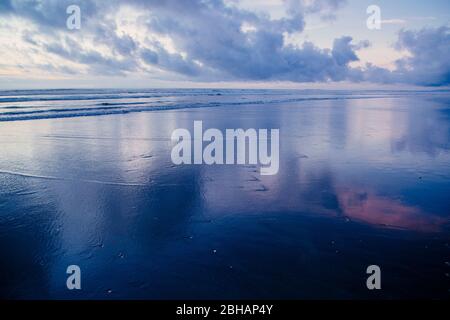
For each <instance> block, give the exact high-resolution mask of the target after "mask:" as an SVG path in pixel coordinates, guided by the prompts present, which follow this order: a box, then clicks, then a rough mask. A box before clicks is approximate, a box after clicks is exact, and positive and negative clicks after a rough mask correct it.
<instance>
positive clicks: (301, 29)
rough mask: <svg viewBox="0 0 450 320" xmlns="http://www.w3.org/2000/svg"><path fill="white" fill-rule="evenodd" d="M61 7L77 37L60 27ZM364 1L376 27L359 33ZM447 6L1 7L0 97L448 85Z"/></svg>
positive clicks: (261, 0) (250, 1)
mask: <svg viewBox="0 0 450 320" xmlns="http://www.w3.org/2000/svg"><path fill="white" fill-rule="evenodd" d="M70 5H76V6H78V7H79V8H80V28H79V29H77V28H75V29H69V28H68V27H67V20H68V19H71V17H72V18H73V16H72V15H71V13H72V12H70V13H69V14H68V13H67V12H66V10H67V8H68V7H69V6H70ZM371 5H376V6H378V7H379V9H380V18H381V24H380V28H379V29H373V28H369V27H368V26H367V23H366V22H367V20H368V18H370V16H371V13H368V12H367V8H368V7H369V6H371ZM449 9H450V1H448V0H428V1H426V0H408V1H407V0H396V1H387V0H379V1H375V0H368V1H366V0H165V1H164V0H157V1H156V0H128V1H121V0H109V1H103V0H0V89H21V88H77V87H82V88H100V87H101V88H116V87H118V88H134V87H136V88H143V87H145V88H151V87H180V88H181V87H221V88H228V87H229V88H234V87H237V88H333V89H334V88H346V89H348V88H419V87H420V88H432V89H435V88H448V86H449V84H450V60H449V58H448V56H449V52H450V50H449V49H450V23H449V22H450V10H449ZM70 21H72V22H73V21H74V20H70Z"/></svg>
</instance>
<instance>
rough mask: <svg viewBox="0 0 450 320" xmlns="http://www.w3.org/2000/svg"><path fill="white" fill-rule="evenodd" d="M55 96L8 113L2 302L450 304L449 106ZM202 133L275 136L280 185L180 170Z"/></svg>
mask: <svg viewBox="0 0 450 320" xmlns="http://www.w3.org/2000/svg"><path fill="white" fill-rule="evenodd" d="M44 93H45V94H46V96H47V97H50V98H51V99H49V98H47V99H45V98H44V99H43V98H42V95H44ZM44 93H43V92H10V93H3V94H2V97H0V98H2V99H3V100H1V99H0V252H1V255H2V257H1V260H0V297H1V298H10V299H46V298H50V299H91V298H93V299H104V298H106V299H129V298H139V299H140V298H150V299H196V298H201V299H214V298H231V299H238V298H251V299H259V298H271V299H278V298H288V299H296V298H302V299H316V298H327V299H329V298H330V299H366V298H369V299H372V298H373V299H379V298H388V299H404V298H440V299H442V298H449V297H450V291H449V290H450V278H449V273H450V264H449V261H450V248H449V245H450V232H449V231H450V225H449V221H450V95H449V94H448V92H435V93H402V92H363V93H348V92H347V93H339V92H294V93H292V92H288V91H287V92H278V91H229V90H226V91H221V90H193V91H192V90H191V91H189V90H184V91H183V90H181V91H180V90H179V91H173V92H172V91H167V90H166V91H161V92H158V91H146V92H131V93H125V92H110V91H104V92H101V93H102V94H103V95H104V96H103V98H102V99H104V100H101V101H98V100H96V99H95V98H96V97H97V98H98V97H100V96H96V95H98V94H99V92H78V91H74V92H73V91H70V92H58V91H56V92H44ZM36 94H38V95H39V96H36ZM118 94H122V95H125V96H126V97H125V98H122V97H118V96H117V95H118ZM130 94H131V95H134V97H135V96H138V98H132V97H129V95H130ZM149 95H152V96H151V97H150V96H149ZM67 96H68V97H69V98H67ZM79 96H82V98H80V99H78V100H77V99H76V97H79ZM143 96H144V97H143ZM55 97H56V99H55ZM89 97H91V98H89ZM39 98H40V100H39ZM151 99H153V100H152V102H151V103H147V102H148V101H149V100H151ZM245 101H247V102H249V104H245ZM117 102H119V103H118V104H117ZM127 103H128V104H127ZM169 104H172V107H170V108H169V107H167V106H168V105H169ZM117 105H120V108H121V109H120V110H121V111H120V112H116V111H112V110H117V109H109V108H110V107H112V108H115V107H117ZM142 105H145V108H146V109H144V110H141V109H139V108H141V107H140V106H142ZM86 106H87V107H86ZM152 106H155V107H156V108H157V109H160V110H159V111H151V112H149V110H154V109H151V108H152ZM186 107H187V108H186ZM80 108H93V109H92V110H91V111H89V112H88V113H89V114H84V115H88V117H87V116H82V117H80V115H83V114H80V111H74V110H73V109H80ZM127 108H128V109H127ZM56 109H59V110H63V111H55V110H56ZM68 109H71V110H69V111H68ZM164 109H167V110H164ZM39 110H41V111H42V110H45V112H40V113H39V112H37V113H29V112H30V111H39ZM142 111H145V112H142ZM8 112H14V113H15V115H11V114H10V115H7V113H8ZM24 112H25V113H24ZM27 112H28V113H27ZM83 112H86V111H83ZM102 113H106V114H107V115H100V114H102ZM114 113H120V114H114ZM5 114H6V115H5ZM20 119H28V120H26V121H23V120H22V121H20ZM194 120H202V121H203V126H204V127H205V128H211V127H214V128H218V129H221V130H225V129H226V128H239V127H242V128H244V129H246V128H256V129H258V128H268V129H270V128H280V144H281V146H280V171H279V174H278V175H276V176H261V175H260V174H259V168H258V166H249V165H247V166H206V165H196V166H194V165H192V166H174V165H173V164H172V163H171V159H170V151H171V148H172V146H173V145H174V144H173V142H172V141H171V140H170V135H171V133H172V131H173V130H174V129H176V128H182V127H185V128H189V129H192V126H193V121H194ZM71 264H76V265H79V266H80V267H81V270H82V290H80V291H69V290H67V289H66V277H67V275H66V273H65V271H66V268H67V266H68V265H71ZM372 264H376V265H379V266H380V267H381V271H382V290H379V291H369V290H367V288H366V278H367V275H366V273H365V272H366V268H367V266H369V265H372Z"/></svg>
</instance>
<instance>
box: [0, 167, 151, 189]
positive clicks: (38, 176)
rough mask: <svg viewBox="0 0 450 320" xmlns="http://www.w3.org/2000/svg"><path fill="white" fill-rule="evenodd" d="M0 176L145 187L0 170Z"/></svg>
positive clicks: (133, 184)
mask: <svg viewBox="0 0 450 320" xmlns="http://www.w3.org/2000/svg"><path fill="white" fill-rule="evenodd" d="M0 174H7V175H11V176H19V177H24V178H34V179H43V180H54V181H71V182H85V183H95V184H104V185H110V186H124V187H146V186H147V185H145V184H142V183H126V182H109V181H100V180H85V179H71V178H61V177H53V176H41V175H35V174H28V173H22V172H14V171H5V170H0Z"/></svg>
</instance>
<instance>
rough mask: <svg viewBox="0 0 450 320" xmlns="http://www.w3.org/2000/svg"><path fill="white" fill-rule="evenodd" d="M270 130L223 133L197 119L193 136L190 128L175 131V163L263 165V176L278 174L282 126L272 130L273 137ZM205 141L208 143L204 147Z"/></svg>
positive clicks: (173, 136) (240, 130) (173, 138)
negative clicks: (206, 126) (206, 127)
mask: <svg viewBox="0 0 450 320" xmlns="http://www.w3.org/2000/svg"><path fill="white" fill-rule="evenodd" d="M268 131H269V130H268V129H259V130H258V131H256V129H253V128H250V129H247V130H244V129H226V130H225V134H223V133H222V131H220V130H219V129H215V128H210V129H207V130H206V131H205V132H203V122H202V121H194V135H193V139H192V136H191V133H190V131H189V130H187V129H183V128H180V129H175V130H174V131H173V132H172V140H174V141H177V142H178V143H177V144H176V145H175V146H174V147H173V148H172V152H171V158H172V162H173V163H174V164H175V165H181V164H197V165H198V164H206V165H223V164H227V165H231V164H241V165H244V164H253V165H257V164H259V165H260V174H261V175H275V174H277V173H278V170H279V157H280V156H279V154H280V147H279V139H280V133H279V129H270V139H269V138H268ZM224 136H225V140H226V141H225V143H224ZM192 140H193V141H194V143H193V144H194V145H193V147H192ZM269 142H270V152H269ZM204 143H207V145H206V146H205V148H204V149H203V145H204ZM224 145H225V148H224ZM247 147H248V148H247ZM224 152H225V154H224ZM192 153H193V157H192Z"/></svg>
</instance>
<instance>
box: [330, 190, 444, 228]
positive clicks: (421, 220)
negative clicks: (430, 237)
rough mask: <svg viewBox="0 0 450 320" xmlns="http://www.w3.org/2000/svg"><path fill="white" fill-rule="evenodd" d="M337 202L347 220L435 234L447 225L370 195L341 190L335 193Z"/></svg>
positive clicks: (415, 209) (398, 204)
mask: <svg viewBox="0 0 450 320" xmlns="http://www.w3.org/2000/svg"><path fill="white" fill-rule="evenodd" d="M338 198H339V203H340V206H341V208H342V210H343V212H344V213H345V214H346V215H347V216H348V217H350V218H352V219H355V220H360V221H364V222H366V223H370V224H374V225H381V226H386V227H393V228H402V229H408V230H416V231H424V232H438V231H440V229H441V226H442V225H443V224H444V223H447V222H448V220H447V219H444V218H441V217H439V216H436V215H434V214H430V213H427V212H424V211H422V210H420V209H419V208H417V207H412V206H407V205H405V204H402V203H401V202H400V201H399V200H392V199H389V198H386V197H382V196H378V195H376V194H374V193H373V192H367V191H351V190H344V191H341V192H338Z"/></svg>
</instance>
